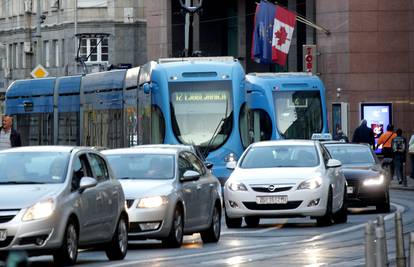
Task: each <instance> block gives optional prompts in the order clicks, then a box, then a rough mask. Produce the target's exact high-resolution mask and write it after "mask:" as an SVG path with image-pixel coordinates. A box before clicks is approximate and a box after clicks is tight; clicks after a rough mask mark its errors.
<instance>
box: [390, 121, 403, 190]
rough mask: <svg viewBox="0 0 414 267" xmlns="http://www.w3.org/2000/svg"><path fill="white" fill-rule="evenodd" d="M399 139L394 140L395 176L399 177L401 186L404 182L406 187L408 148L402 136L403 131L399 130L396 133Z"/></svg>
mask: <svg viewBox="0 0 414 267" xmlns="http://www.w3.org/2000/svg"><path fill="white" fill-rule="evenodd" d="M396 133H397V137H395V138H394V139H393V140H392V145H391V146H392V153H393V162H394V170H395V175H396V176H397V180H398V183H399V184H402V183H403V182H404V185H406V177H404V176H405V175H404V169H403V167H404V162H405V159H406V151H407V150H406V147H407V141H406V140H405V138H404V137H403V136H402V130H401V129H397V131H396Z"/></svg>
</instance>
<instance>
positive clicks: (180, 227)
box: [163, 207, 184, 248]
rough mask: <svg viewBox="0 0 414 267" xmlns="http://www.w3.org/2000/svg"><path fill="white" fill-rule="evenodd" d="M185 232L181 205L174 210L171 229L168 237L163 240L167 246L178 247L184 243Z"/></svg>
mask: <svg viewBox="0 0 414 267" xmlns="http://www.w3.org/2000/svg"><path fill="white" fill-rule="evenodd" d="M183 233H184V219H183V213H182V212H181V208H180V207H176V208H175V210H174V215H173V221H172V225H171V230H170V233H169V235H168V237H167V238H166V239H164V240H163V244H164V245H165V246H167V247H171V248H178V247H180V246H181V244H182V243H183Z"/></svg>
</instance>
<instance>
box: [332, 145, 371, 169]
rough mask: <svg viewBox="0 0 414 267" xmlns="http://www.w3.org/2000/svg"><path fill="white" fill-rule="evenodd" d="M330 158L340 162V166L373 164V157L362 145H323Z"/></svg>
mask: <svg viewBox="0 0 414 267" xmlns="http://www.w3.org/2000/svg"><path fill="white" fill-rule="evenodd" d="M325 147H326V148H327V149H328V151H329V153H330V154H331V156H332V158H334V159H337V160H339V161H341V163H342V165H358V164H375V158H374V155H373V154H372V152H371V149H370V148H369V147H368V146H364V145H352V144H349V145H325Z"/></svg>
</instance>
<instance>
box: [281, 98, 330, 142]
mask: <svg viewBox="0 0 414 267" xmlns="http://www.w3.org/2000/svg"><path fill="white" fill-rule="evenodd" d="M273 100H274V105H275V113H276V114H275V116H276V121H277V129H278V131H279V134H280V135H281V136H282V137H283V138H286V139H310V138H311V136H312V133H320V132H321V131H322V120H323V118H322V103H321V95H320V93H319V91H275V92H273Z"/></svg>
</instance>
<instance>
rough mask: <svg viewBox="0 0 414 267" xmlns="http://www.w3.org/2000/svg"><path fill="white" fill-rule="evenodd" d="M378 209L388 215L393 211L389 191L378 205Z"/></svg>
mask: <svg viewBox="0 0 414 267" xmlns="http://www.w3.org/2000/svg"><path fill="white" fill-rule="evenodd" d="M376 209H377V211H378V212H381V213H388V212H390V210H391V205H390V193H389V191H388V190H386V192H385V196H384V200H383V201H382V202H381V203H379V204H377V205H376Z"/></svg>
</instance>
